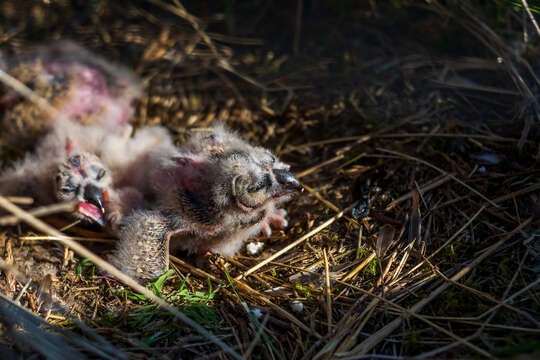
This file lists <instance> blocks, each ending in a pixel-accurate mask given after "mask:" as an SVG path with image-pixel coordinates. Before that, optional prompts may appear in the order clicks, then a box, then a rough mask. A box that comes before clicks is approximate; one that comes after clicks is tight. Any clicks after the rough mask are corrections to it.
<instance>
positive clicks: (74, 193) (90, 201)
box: [55, 152, 112, 225]
mask: <svg viewBox="0 0 540 360" xmlns="http://www.w3.org/2000/svg"><path fill="white" fill-rule="evenodd" d="M111 185H112V178H111V175H110V173H109V171H108V170H107V169H106V168H105V167H104V166H103V164H102V163H101V162H100V160H99V158H98V157H97V156H95V155H93V154H89V153H84V152H83V153H80V154H75V155H72V156H70V157H69V158H67V159H66V160H65V161H64V162H63V163H62V164H61V165H60V166H59V169H58V173H57V175H56V188H55V192H56V197H57V199H58V200H60V201H68V200H76V201H77V215H79V216H80V217H82V218H83V219H85V220H89V221H92V222H96V223H98V224H100V225H104V224H105V209H104V203H105V202H106V201H107V198H108V194H109V193H108V188H109V187H110V186H111Z"/></svg>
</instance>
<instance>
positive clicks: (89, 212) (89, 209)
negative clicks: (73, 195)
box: [77, 201, 105, 226]
mask: <svg viewBox="0 0 540 360" xmlns="http://www.w3.org/2000/svg"><path fill="white" fill-rule="evenodd" d="M77 212H78V213H79V214H81V215H83V216H85V217H87V218H89V219H91V220H92V221H94V222H96V223H98V224H99V225H101V226H103V225H105V216H104V214H103V212H102V211H101V209H100V208H98V207H97V206H95V205H93V204H90V203H87V202H82V201H81V202H79V203H78V204H77Z"/></svg>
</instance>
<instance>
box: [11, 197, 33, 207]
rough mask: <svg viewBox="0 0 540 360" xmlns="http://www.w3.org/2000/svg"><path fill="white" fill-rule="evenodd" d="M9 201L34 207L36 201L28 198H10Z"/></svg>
mask: <svg viewBox="0 0 540 360" xmlns="http://www.w3.org/2000/svg"><path fill="white" fill-rule="evenodd" d="M7 199H8V200H9V201H11V202H12V203H14V204H19V205H32V204H33V203H34V199H32V198H31V197H26V196H8V197H7Z"/></svg>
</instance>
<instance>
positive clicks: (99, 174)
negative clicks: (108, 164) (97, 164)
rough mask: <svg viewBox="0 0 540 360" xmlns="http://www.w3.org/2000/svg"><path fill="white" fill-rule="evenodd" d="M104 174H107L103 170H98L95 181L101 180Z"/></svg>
mask: <svg viewBox="0 0 540 360" xmlns="http://www.w3.org/2000/svg"><path fill="white" fill-rule="evenodd" d="M106 173H107V172H106V171H105V169H100V170H99V172H98V174H97V176H96V180H101V179H102V178H103V177H104V176H105V174H106Z"/></svg>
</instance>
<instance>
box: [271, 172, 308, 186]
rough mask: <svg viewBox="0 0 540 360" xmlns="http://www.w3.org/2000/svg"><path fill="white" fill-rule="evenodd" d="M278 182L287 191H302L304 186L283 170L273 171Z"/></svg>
mask: <svg viewBox="0 0 540 360" xmlns="http://www.w3.org/2000/svg"><path fill="white" fill-rule="evenodd" d="M272 171H273V173H274V175H275V177H276V180H277V181H278V182H279V184H280V185H281V186H282V187H283V188H284V189H287V190H300V189H302V185H300V182H299V181H298V180H297V179H296V178H295V177H294V175H293V174H292V173H291V172H289V171H287V170H283V169H273V170H272Z"/></svg>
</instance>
